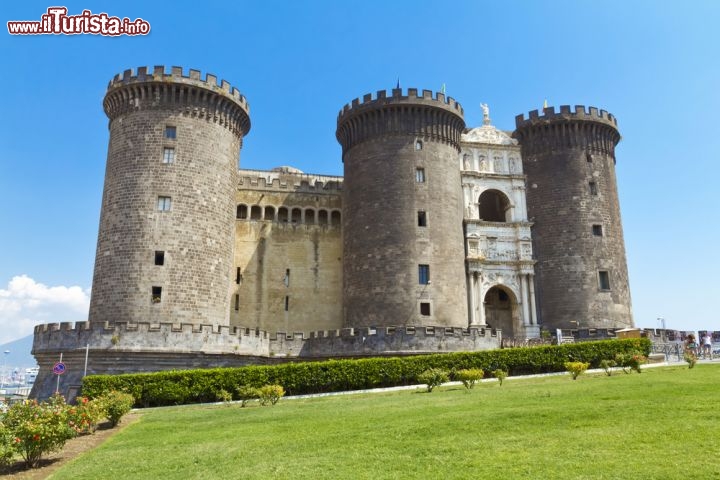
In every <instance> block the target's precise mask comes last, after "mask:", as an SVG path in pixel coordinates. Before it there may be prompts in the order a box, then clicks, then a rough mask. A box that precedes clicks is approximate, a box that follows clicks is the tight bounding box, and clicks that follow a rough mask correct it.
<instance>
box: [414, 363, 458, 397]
mask: <svg viewBox="0 0 720 480" xmlns="http://www.w3.org/2000/svg"><path fill="white" fill-rule="evenodd" d="M417 380H418V382H420V383H424V384H426V385H427V391H428V392H432V391H433V388H435V387H439V386H440V385H442V384H443V383H445V382H449V381H450V375H449V374H448V372H447V370H443V369H441V368H429V369H427V370H425V371H424V372H422V373H421V374H419V375H418V376H417Z"/></svg>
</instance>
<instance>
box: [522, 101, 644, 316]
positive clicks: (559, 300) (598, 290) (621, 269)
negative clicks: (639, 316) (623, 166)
mask: <svg viewBox="0 0 720 480" xmlns="http://www.w3.org/2000/svg"><path fill="white" fill-rule="evenodd" d="M516 124H517V130H516V131H515V133H514V136H515V137H516V138H517V139H518V140H519V141H520V144H521V146H522V156H523V164H524V168H525V173H526V175H527V184H528V188H527V204H528V215H529V217H530V221H532V222H533V243H534V245H535V251H536V252H537V260H538V261H537V265H536V267H535V268H536V273H537V291H538V298H539V305H538V308H539V314H540V320H541V322H542V324H543V325H544V326H545V327H546V328H549V329H555V328H578V327H580V328H609V327H613V328H615V327H623V326H632V324H633V321H632V312H631V303H630V290H629V284H628V273H627V263H626V260H625V243H624V239H623V234H622V224H621V219H620V205H619V201H618V193H617V183H616V179H615V145H616V144H617V142H618V141H619V140H620V134H619V133H618V130H617V122H616V120H615V118H614V117H613V116H612V115H610V114H608V113H607V112H605V111H602V110H601V111H598V110H597V109H596V108H594V107H591V108H590V109H589V110H588V111H586V110H585V107H583V106H576V107H575V111H571V110H570V107H568V106H563V107H561V108H560V112H557V113H556V112H555V110H554V108H552V107H551V108H546V109H545V110H544V112H543V114H542V115H538V112H537V111H534V112H530V116H529V118H528V119H525V118H524V117H523V116H522V115H520V116H518V117H516ZM601 272H607V274H608V276H609V288H603V286H601V285H600V283H601V278H600V275H602V273H601ZM578 322H579V323H578Z"/></svg>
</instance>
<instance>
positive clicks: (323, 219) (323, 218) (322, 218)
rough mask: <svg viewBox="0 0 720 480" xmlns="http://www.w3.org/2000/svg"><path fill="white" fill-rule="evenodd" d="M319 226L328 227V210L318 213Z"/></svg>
mask: <svg viewBox="0 0 720 480" xmlns="http://www.w3.org/2000/svg"><path fill="white" fill-rule="evenodd" d="M318 224H319V225H327V224H328V212H327V210H320V211H318Z"/></svg>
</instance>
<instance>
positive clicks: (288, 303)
mask: <svg viewBox="0 0 720 480" xmlns="http://www.w3.org/2000/svg"><path fill="white" fill-rule="evenodd" d="M289 310H290V297H289V296H287V295H285V311H286V312H287V311H289Z"/></svg>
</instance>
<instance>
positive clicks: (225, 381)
mask: <svg viewBox="0 0 720 480" xmlns="http://www.w3.org/2000/svg"><path fill="white" fill-rule="evenodd" d="M650 345H651V343H650V341H649V340H648V339H646V338H642V339H625V340H603V341H597V342H580V343H574V344H564V345H543V346H539V347H524V348H509V349H500V350H487V351H478V352H457V353H442V354H432V355H418V356H408V357H376V358H363V359H352V360H351V359H347V360H327V361H320V362H292V363H284V364H279V365H255V366H247V367H236V368H213V369H202V370H180V371H165V372H156V373H137V374H127V375H90V376H87V377H85V378H83V387H82V393H83V395H86V396H88V397H90V398H97V397H99V396H101V395H103V394H104V393H105V392H109V391H111V390H118V391H123V392H126V393H129V394H131V395H132V396H133V397H135V399H136V406H139V407H141V406H146V407H151V406H162V405H177V404H186V403H199V402H215V401H217V400H216V392H217V391H218V390H219V389H224V390H227V391H228V392H235V389H236V387H237V386H238V385H247V386H250V387H255V388H260V387H262V386H263V385H272V384H274V385H282V387H283V389H284V390H285V391H286V392H287V394H289V395H302V394H308V393H323V392H339V391H347V390H361V389H368V388H380V387H394V386H399V385H413V384H417V382H418V379H417V376H418V375H419V374H420V373H422V372H424V371H425V370H428V369H431V368H439V369H442V370H446V371H458V370H463V369H474V368H477V369H481V370H484V371H486V372H491V371H493V370H496V369H502V370H504V371H506V372H507V375H524V374H531V373H548V372H562V371H564V370H565V366H564V364H565V362H588V363H590V366H591V367H598V366H599V364H600V362H601V361H602V360H603V359H606V358H614V357H615V355H616V354H618V353H629V352H632V351H640V352H644V354H647V353H649V351H650Z"/></svg>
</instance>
